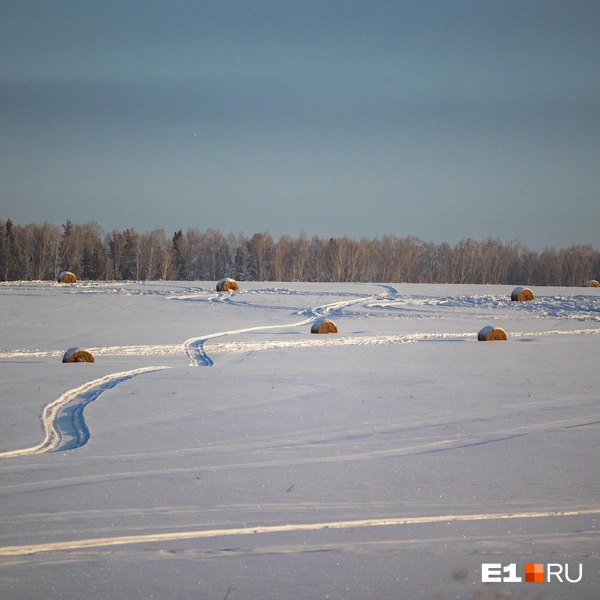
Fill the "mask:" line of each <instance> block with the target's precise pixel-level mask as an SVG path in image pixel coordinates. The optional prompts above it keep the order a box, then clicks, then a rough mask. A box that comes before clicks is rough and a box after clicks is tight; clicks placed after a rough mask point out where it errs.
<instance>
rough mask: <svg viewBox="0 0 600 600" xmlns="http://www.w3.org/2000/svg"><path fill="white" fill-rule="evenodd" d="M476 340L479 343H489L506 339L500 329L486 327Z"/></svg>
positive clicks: (504, 332)
mask: <svg viewBox="0 0 600 600" xmlns="http://www.w3.org/2000/svg"><path fill="white" fill-rule="evenodd" d="M477 339H478V340H479V341H480V342H490V341H492V340H505V339H506V331H504V329H502V328H501V327H492V326H491V325H488V326H487V327H484V328H483V329H482V330H481V331H480V332H479V333H478V334H477Z"/></svg>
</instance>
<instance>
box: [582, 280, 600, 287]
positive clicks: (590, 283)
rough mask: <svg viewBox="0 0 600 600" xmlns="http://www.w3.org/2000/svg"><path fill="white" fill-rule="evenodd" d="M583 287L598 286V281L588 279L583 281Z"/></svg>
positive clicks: (599, 284) (599, 285)
mask: <svg viewBox="0 0 600 600" xmlns="http://www.w3.org/2000/svg"><path fill="white" fill-rule="evenodd" d="M583 287H600V283H598V282H597V281H596V280H595V279H588V280H587V281H584V282H583Z"/></svg>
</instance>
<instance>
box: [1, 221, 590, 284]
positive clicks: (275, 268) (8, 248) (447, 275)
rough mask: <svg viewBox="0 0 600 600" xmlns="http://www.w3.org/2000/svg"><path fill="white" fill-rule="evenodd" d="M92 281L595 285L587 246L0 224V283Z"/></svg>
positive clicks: (192, 229)
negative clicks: (68, 274)
mask: <svg viewBox="0 0 600 600" xmlns="http://www.w3.org/2000/svg"><path fill="white" fill-rule="evenodd" d="M65 270H66V271H72V272H73V273H74V274H75V275H76V276H77V278H78V279H83V280H85V279H91V280H102V281H104V280H115V279H130V280H190V281H192V280H204V281H214V280H218V279H221V278H222V277H232V278H234V279H237V280H238V281H332V282H337V281H362V282H397V283H401V282H409V283H491V284H511V285H519V284H526V285H559V286H581V285H582V284H583V282H584V281H585V280H588V279H599V278H600V251H598V250H596V249H594V248H593V247H592V246H590V245H576V246H571V247H568V248H559V249H557V248H553V247H548V248H546V249H545V250H544V251H543V252H534V251H532V250H529V249H528V248H527V247H526V246H524V245H523V244H522V242H520V241H518V240H515V241H511V242H509V243H503V242H501V241H500V240H498V239H492V238H488V239H486V240H481V241H477V240H474V239H471V238H469V239H465V240H461V241H460V242H458V243H457V244H456V245H454V246H450V245H449V244H447V243H441V244H436V243H433V242H425V241H423V240H421V239H419V238H416V237H413V236H408V237H397V236H395V235H383V236H381V237H378V238H361V239H354V238H350V237H347V236H344V237H337V238H321V237H318V236H313V237H308V236H307V235H306V234H304V233H302V234H300V235H299V236H298V237H291V236H289V235H283V236H281V237H280V238H279V239H278V240H274V239H273V237H272V236H271V235H270V234H269V233H268V232H263V233H255V234H254V235H252V236H251V237H246V236H244V235H243V234H242V233H237V234H236V233H229V234H228V235H224V234H223V233H222V232H221V231H218V230H215V229H206V230H204V231H201V230H200V229H195V228H190V229H187V230H186V231H185V232H184V231H183V230H181V229H180V230H179V231H176V232H175V233H174V234H173V235H172V236H171V235H167V233H166V232H165V230H164V229H155V230H154V231H150V232H147V233H139V232H137V231H135V229H125V230H124V231H120V230H118V229H115V230H114V231H111V232H110V233H106V232H104V231H103V230H102V229H101V228H100V226H99V225H98V224H97V223H85V224H78V223H72V222H71V221H67V222H66V223H65V224H63V225H62V226H56V225H52V224H49V223H42V224H36V223H30V224H27V225H18V224H14V223H12V221H11V220H10V219H9V220H7V221H4V220H2V219H0V281H16V280H44V279H45V280H55V279H56V277H57V275H58V273H60V272H61V271H65Z"/></svg>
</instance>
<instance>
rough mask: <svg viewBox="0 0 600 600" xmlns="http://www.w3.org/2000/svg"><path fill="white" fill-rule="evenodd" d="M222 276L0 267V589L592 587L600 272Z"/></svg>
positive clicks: (43, 592)
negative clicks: (489, 573) (599, 282)
mask: <svg viewBox="0 0 600 600" xmlns="http://www.w3.org/2000/svg"><path fill="white" fill-rule="evenodd" d="M240 285H241V287H242V288H243V289H241V290H239V291H237V292H233V293H231V294H227V295H226V296H225V295H223V294H218V293H216V292H214V291H213V290H214V289H215V282H152V283H141V282H107V283H99V282H80V283H77V284H73V285H71V286H68V287H65V286H61V285H60V284H57V283H54V282H50V283H48V282H18V283H10V284H0V311H1V312H0V314H1V317H2V319H1V322H0V331H1V333H2V335H1V337H0V374H1V380H2V392H1V402H0V598H2V599H7V600H13V599H14V600H29V599H30V600H38V599H39V600H41V599H42V598H43V599H49V600H54V599H59V598H60V599H61V600H64V599H70V598H73V599H75V598H77V599H80V598H85V599H86V600H100V599H104V600H106V599H113V598H119V599H125V600H133V599H136V600H137V599H151V598H157V599H170V598H172V599H188V598H190V599H191V598H194V599H204V598H209V599H212V598H214V599H216V600H223V599H227V600H236V599H243V600H249V599H257V600H258V599H260V600H270V599H273V600H275V599H285V598H293V599H295V600H303V599H306V600H309V599H310V600H312V599H316V598H323V599H325V598H330V599H339V600H342V599H343V600H346V599H371V598H373V599H378V600H379V599H384V600H385V599H388V598H389V599H402V598H415V599H421V598H424V599H437V600H446V599H450V598H469V599H480V600H483V599H487V598H489V599H492V598H496V599H497V598H513V599H514V598H523V599H529V598H531V599H534V598H544V599H562V598H573V599H577V600H587V599H590V600H591V599H597V598H599V597H600V576H599V572H600V536H599V525H600V466H599V465H600V461H599V460H598V458H597V455H598V450H599V444H600V435H599V434H600V394H599V388H598V385H597V379H598V374H597V373H598V349H599V347H600V289H599V288H539V287H537V288H533V292H534V294H535V300H534V301H531V302H524V303H515V302H511V300H510V294H511V291H512V288H511V287H510V286H460V285H416V284H394V283H392V284H381V285H376V284H316V283H312V284H308V283H259V282H253V283H247V282H241V284H240ZM322 318H332V319H333V318H334V319H335V322H336V324H337V326H338V329H339V333H338V334H330V335H328V336H314V335H311V334H310V327H311V323H313V322H314V321H315V320H317V319H322ZM488 325H489V326H494V327H502V329H504V330H505V331H506V333H507V335H508V341H506V342H502V343H489V344H482V343H479V342H478V341H477V333H478V332H479V331H480V330H481V329H482V327H485V326H488ZM74 346H78V347H83V348H87V349H89V350H90V351H91V352H92V354H93V355H94V356H95V358H96V362H95V363H77V364H63V363H62V362H61V360H60V358H61V357H62V355H63V354H64V352H65V350H66V349H68V348H70V347H74ZM482 563H501V564H502V565H504V566H505V565H508V564H511V563H516V565H517V567H516V568H517V575H523V566H524V564H525V563H560V564H563V565H564V564H568V565H569V568H570V570H571V574H572V575H573V574H576V573H577V569H578V568H579V565H580V564H581V565H582V570H583V577H582V580H581V581H580V582H578V583H568V582H563V583H559V582H558V581H556V580H555V581H554V582H552V583H543V584H542V583H536V584H531V583H524V582H522V583H514V582H513V583H509V582H504V583H483V582H482V580H481V572H482V566H481V565H482Z"/></svg>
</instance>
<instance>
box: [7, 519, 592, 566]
mask: <svg viewBox="0 0 600 600" xmlns="http://www.w3.org/2000/svg"><path fill="white" fill-rule="evenodd" d="M595 514H600V508H592V509H584V510H571V511H544V512H542V511H538V512H520V513H482V514H471V515H439V516H430V517H391V518H384V519H358V520H352V521H326V522H321V523H295V524H293V523H292V524H287V525H257V526H255V527H237V528H230V529H208V530H200V531H172V532H167V533H154V534H153V533H150V534H142V535H127V536H119V537H103V538H89V539H86V540H81V539H80V540H72V541H66V542H54V543H47V544H27V545H24V546H5V547H0V556H22V555H24V554H36V553H39V552H57V551H58V552H60V551H63V552H64V551H68V550H82V549H86V548H100V547H107V546H124V545H131V544H151V543H157V542H173V541H179V540H193V539H199V538H217V537H219V538H223V537H226V536H238V535H255V534H261V533H285V532H290V531H319V530H325V529H356V528H358V527H384V526H401V525H419V524H433V523H452V522H461V521H462V522H465V521H467V522H468V521H496V520H506V519H539V518H544V517H546V518H549V517H554V518H556V517H573V516H582V515H595Z"/></svg>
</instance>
